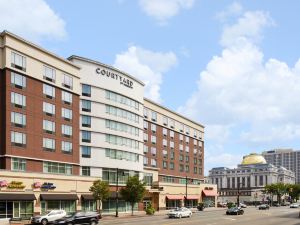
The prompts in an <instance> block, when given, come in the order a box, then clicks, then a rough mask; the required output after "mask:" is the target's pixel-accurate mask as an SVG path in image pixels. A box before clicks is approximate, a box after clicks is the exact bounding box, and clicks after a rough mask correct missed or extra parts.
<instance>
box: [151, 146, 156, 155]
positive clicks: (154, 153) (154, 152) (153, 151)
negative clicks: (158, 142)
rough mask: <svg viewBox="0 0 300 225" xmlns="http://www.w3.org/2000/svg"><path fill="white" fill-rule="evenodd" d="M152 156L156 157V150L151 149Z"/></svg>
mask: <svg viewBox="0 0 300 225" xmlns="http://www.w3.org/2000/svg"><path fill="white" fill-rule="evenodd" d="M151 155H153V156H155V155H156V148H155V147H151Z"/></svg>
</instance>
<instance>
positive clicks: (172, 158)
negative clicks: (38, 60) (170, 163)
mask: <svg viewBox="0 0 300 225" xmlns="http://www.w3.org/2000/svg"><path fill="white" fill-rule="evenodd" d="M174 158H175V153H174V152H173V151H171V153H170V159H171V160H174Z"/></svg>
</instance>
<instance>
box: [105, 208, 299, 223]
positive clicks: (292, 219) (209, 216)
mask: <svg viewBox="0 0 300 225" xmlns="http://www.w3.org/2000/svg"><path fill="white" fill-rule="evenodd" d="M299 210H300V208H299V209H290V208H288V207H278V208H276V207H274V208H273V207H272V208H271V209H270V210H258V209H257V208H247V209H245V214H244V215H239V216H235V215H234V216H227V215H225V210H218V211H210V212H209V211H204V212H195V213H194V214H193V216H192V218H182V219H169V218H167V216H165V215H156V216H147V217H133V218H130V217H126V218H121V217H120V218H118V219H109V220H102V221H100V224H101V225H102V224H103V225H106V224H107V225H108V224H109V225H114V224H118V225H119V224H124V225H133V224H138V225H176V224H183V225H193V224H201V225H237V224H239V225H300V218H299V217H298V214H299Z"/></svg>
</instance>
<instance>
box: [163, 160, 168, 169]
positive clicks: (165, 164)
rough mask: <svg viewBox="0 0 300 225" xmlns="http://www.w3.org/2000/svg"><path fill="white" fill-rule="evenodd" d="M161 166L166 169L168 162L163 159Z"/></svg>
mask: <svg viewBox="0 0 300 225" xmlns="http://www.w3.org/2000/svg"><path fill="white" fill-rule="evenodd" d="M163 168H164V169H167V168H168V163H167V162H166V161H163Z"/></svg>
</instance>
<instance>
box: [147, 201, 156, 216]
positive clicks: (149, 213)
mask: <svg viewBox="0 0 300 225" xmlns="http://www.w3.org/2000/svg"><path fill="white" fill-rule="evenodd" d="M145 211H146V214H147V215H153V214H154V213H155V209H154V208H153V206H152V204H151V203H150V204H149V205H148V207H147V209H146V210H145Z"/></svg>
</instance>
